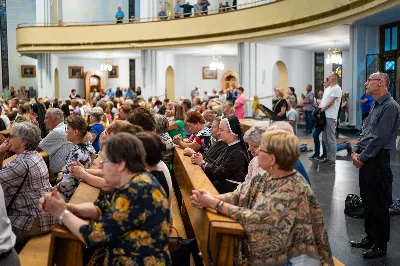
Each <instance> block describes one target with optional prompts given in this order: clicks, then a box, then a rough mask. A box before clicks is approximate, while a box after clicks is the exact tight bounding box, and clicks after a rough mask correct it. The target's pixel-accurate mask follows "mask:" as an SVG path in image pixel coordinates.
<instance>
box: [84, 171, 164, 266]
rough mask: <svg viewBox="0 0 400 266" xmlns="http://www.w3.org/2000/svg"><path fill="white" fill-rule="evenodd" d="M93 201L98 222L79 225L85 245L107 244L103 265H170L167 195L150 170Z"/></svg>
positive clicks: (92, 246) (90, 246)
mask: <svg viewBox="0 0 400 266" xmlns="http://www.w3.org/2000/svg"><path fill="white" fill-rule="evenodd" d="M109 199H111V200H110V201H108V200H104V201H96V202H95V203H94V205H95V207H96V209H97V211H98V212H99V214H100V217H101V218H100V220H99V221H91V222H90V223H89V224H88V225H83V226H81V227H80V229H79V232H80V234H81V236H82V238H83V240H84V242H85V244H86V245H87V246H88V247H89V248H98V247H101V246H107V254H106V259H105V262H104V265H110V266H111V265H140V266H142V265H160V266H161V265H171V258H170V254H169V250H168V235H169V224H168V221H169V207H168V198H167V196H166V195H165V193H164V191H163V190H162V189H161V185H160V183H159V182H158V181H157V179H155V178H154V177H153V176H152V175H151V174H150V173H148V172H143V173H141V174H139V175H137V176H136V177H134V178H133V179H132V180H131V182H130V183H129V184H127V185H125V186H124V187H123V188H119V189H115V190H114V192H113V193H112V195H111V197H110V198H109Z"/></svg>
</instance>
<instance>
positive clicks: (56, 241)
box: [47, 156, 187, 266]
mask: <svg viewBox="0 0 400 266" xmlns="http://www.w3.org/2000/svg"><path fill="white" fill-rule="evenodd" d="M99 157H100V156H99ZM99 157H98V158H97V159H96V160H95V162H94V163H93V165H92V166H91V168H98V167H97V166H98V164H99V161H100V160H99V159H100V158H99ZM99 193H100V189H98V188H95V187H93V186H91V185H89V184H87V183H85V182H81V183H80V184H79V186H78V188H77V189H76V191H75V193H74V195H73V196H72V198H71V200H70V203H72V204H78V203H84V202H94V201H96V200H97V198H98V196H99ZM171 209H172V215H173V227H174V228H175V229H176V230H177V231H178V234H179V236H180V237H182V238H183V239H186V237H187V236H186V231H185V227H184V225H183V221H182V217H181V215H180V211H179V208H178V202H177V200H176V197H175V194H173V195H172V201H171ZM170 236H171V237H176V236H177V233H176V231H175V230H172V231H171V233H170ZM83 250H84V244H83V243H82V241H81V240H80V239H79V238H78V237H76V236H75V235H74V234H72V233H71V232H70V231H69V230H68V228H66V227H65V226H61V225H59V224H57V225H56V226H55V227H54V229H53V231H52V234H51V244H50V252H49V253H50V255H49V260H48V263H47V265H48V266H53V265H54V264H56V265H66V266H69V265H71V266H72V265H74V266H81V265H83V264H82V263H83Z"/></svg>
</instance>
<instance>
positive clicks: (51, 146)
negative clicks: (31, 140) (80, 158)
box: [39, 122, 73, 174]
mask: <svg viewBox="0 0 400 266" xmlns="http://www.w3.org/2000/svg"><path fill="white" fill-rule="evenodd" d="M65 128H66V127H65V124H64V123H63V122H61V123H60V124H58V125H57V126H56V127H55V128H54V129H53V130H52V131H51V132H50V133H49V135H47V136H46V137H45V138H44V139H42V141H41V142H40V143H39V148H40V149H42V150H43V151H45V152H46V153H47V154H48V155H49V160H50V172H51V173H53V174H56V173H58V172H60V171H61V170H62V169H63V167H64V166H65V163H66V161H67V156H68V154H69V152H70V151H71V149H72V147H73V145H72V143H71V142H69V141H67V133H66V132H65Z"/></svg>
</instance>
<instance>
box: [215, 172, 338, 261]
mask: <svg viewBox="0 0 400 266" xmlns="http://www.w3.org/2000/svg"><path fill="white" fill-rule="evenodd" d="M254 167H255V165H254ZM251 168H252V167H250V169H251ZM252 170H253V171H254V170H256V171H255V172H253V173H254V174H255V175H254V176H253V178H251V177H246V181H245V182H244V183H243V184H242V185H241V186H239V187H238V188H237V189H236V190H235V191H234V192H231V193H226V194H223V196H224V199H225V201H226V202H227V203H230V204H233V205H235V206H238V207H239V208H238V209H234V210H233V211H232V212H231V213H230V217H231V218H233V219H235V220H237V221H238V222H240V223H241V224H242V225H243V227H244V228H245V231H246V236H247V237H246V239H245V241H244V242H243V243H244V246H245V250H246V251H247V260H248V262H249V264H251V265H252V264H255V265H282V264H285V263H287V262H289V260H290V259H291V258H294V257H297V256H300V255H303V254H306V255H308V256H310V257H313V258H319V259H320V262H321V265H333V259H332V251H331V248H330V245H329V241H328V235H327V232H326V229H325V223H324V218H323V215H322V211H321V208H320V206H319V204H318V202H317V199H316V198H315V196H314V193H313V191H312V190H311V187H310V186H309V184H308V183H307V182H306V180H305V179H304V177H303V176H302V175H301V174H299V173H298V172H295V173H294V174H291V175H289V176H285V177H282V178H279V179H272V178H271V177H270V176H269V175H268V172H266V171H265V172H264V173H263V172H262V171H259V170H258V169H254V168H253V169H252ZM243 243H242V242H239V241H238V242H237V243H236V250H237V251H238V252H237V257H236V260H237V261H240V260H241V258H242V252H241V251H242V248H241V245H242V244H243ZM239 265H240V263H239Z"/></svg>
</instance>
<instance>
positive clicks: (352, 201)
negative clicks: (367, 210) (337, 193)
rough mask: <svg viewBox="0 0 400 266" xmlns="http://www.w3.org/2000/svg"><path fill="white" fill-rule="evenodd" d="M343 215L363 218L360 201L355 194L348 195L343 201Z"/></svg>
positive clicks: (362, 208)
mask: <svg viewBox="0 0 400 266" xmlns="http://www.w3.org/2000/svg"><path fill="white" fill-rule="evenodd" d="M344 213H345V214H347V215H349V216H351V217H353V218H363V217H364V207H363V203H362V199H361V198H360V197H359V196H357V195H355V194H348V195H347V197H346V200H345V201H344Z"/></svg>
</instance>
